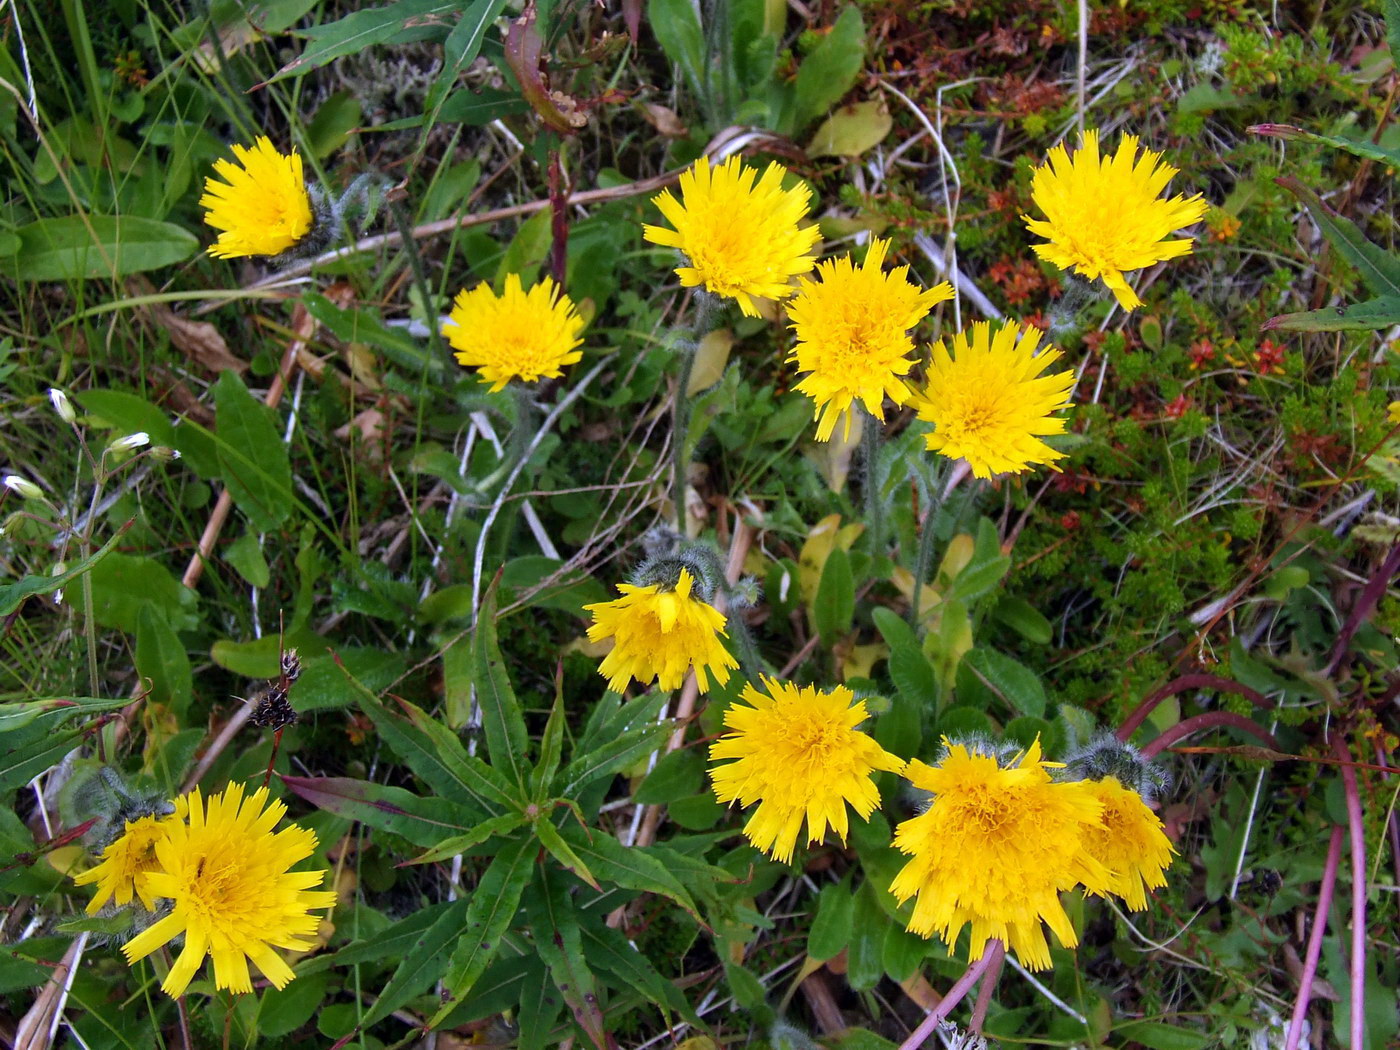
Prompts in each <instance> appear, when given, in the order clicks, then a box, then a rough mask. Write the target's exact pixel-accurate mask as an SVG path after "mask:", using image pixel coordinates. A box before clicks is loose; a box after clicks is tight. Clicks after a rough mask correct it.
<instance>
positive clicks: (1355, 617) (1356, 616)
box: [1324, 543, 1400, 675]
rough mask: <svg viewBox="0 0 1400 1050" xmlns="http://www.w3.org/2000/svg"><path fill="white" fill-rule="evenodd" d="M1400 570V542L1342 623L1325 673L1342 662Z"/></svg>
mask: <svg viewBox="0 0 1400 1050" xmlns="http://www.w3.org/2000/svg"><path fill="white" fill-rule="evenodd" d="M1396 572H1400V543H1397V544H1396V545H1395V546H1394V547H1392V548H1390V553H1389V554H1387V555H1386V556H1385V561H1383V562H1382V563H1381V567H1380V568H1379V569H1377V570H1376V572H1375V575H1373V576H1372V577H1371V578H1370V579H1369V580H1367V581H1366V587H1365V589H1364V590H1362V592H1361V597H1360V598H1358V599H1356V604H1355V605H1353V606H1352V608H1351V612H1349V613H1348V614H1347V618H1346V622H1345V623H1343V624H1342V629H1341V631H1339V632H1338V633H1337V644H1336V645H1334V646H1333V647H1332V658H1331V659H1330V660H1329V661H1328V662H1327V670H1326V672H1324V673H1325V674H1328V675H1331V674H1332V673H1333V672H1334V671H1336V670H1337V667H1338V666H1339V665H1340V664H1341V662H1342V658H1343V657H1344V656H1346V654H1347V646H1348V645H1349V644H1350V643H1351V638H1352V635H1354V634H1356V632H1357V630H1358V629H1359V628H1360V627H1361V624H1362V622H1363V621H1365V619H1366V617H1368V616H1370V615H1371V613H1372V612H1373V611H1374V610H1375V608H1376V603H1377V602H1379V601H1380V600H1381V595H1383V594H1385V589H1386V588H1387V587H1388V586H1390V578H1391V577H1392V576H1394V575H1395V574H1396Z"/></svg>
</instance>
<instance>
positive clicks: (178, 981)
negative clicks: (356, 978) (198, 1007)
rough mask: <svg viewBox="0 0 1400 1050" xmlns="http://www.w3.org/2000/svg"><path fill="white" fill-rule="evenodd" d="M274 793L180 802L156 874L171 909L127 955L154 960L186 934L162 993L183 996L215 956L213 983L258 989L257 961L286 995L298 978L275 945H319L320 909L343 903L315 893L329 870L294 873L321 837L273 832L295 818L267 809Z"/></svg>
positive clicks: (280, 808) (277, 807) (233, 790)
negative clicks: (251, 966)
mask: <svg viewBox="0 0 1400 1050" xmlns="http://www.w3.org/2000/svg"><path fill="white" fill-rule="evenodd" d="M267 795H268V793H267V789H266V788H258V790H256V791H254V792H253V793H252V794H251V795H249V796H248V797H247V798H246V799H245V798H244V797H243V786H242V785H241V784H230V785H229V786H228V788H227V789H225V790H224V792H223V793H222V794H220V795H211V796H210V797H209V801H208V809H207V810H206V808H205V802H204V799H203V798H201V797H200V793H199V789H198V788H195V790H194V791H193V792H191V793H190V794H189V795H187V796H184V797H182V798H180V799H178V800H177V801H176V816H177V818H183V817H187V818H188V819H187V820H185V819H179V820H177V821H176V822H173V823H172V824H171V825H170V827H169V830H168V832H167V834H166V835H165V837H164V838H162V839H161V840H160V841H158V842H157V843H156V857H157V858H158V860H159V861H160V870H159V871H155V872H152V873H151V875H150V876H149V886H150V890H151V892H152V894H153V895H154V896H156V897H165V898H168V899H169V900H170V901H171V912H170V914H169V915H167V916H165V918H163V919H159V920H157V921H156V922H155V923H153V924H152V925H151V926H149V927H147V928H146V929H145V930H143V931H142V932H141V933H139V934H137V935H136V936H135V937H133V938H132V939H131V940H130V941H128V942H127V943H126V944H125V946H123V948H122V951H123V952H125V953H126V958H127V961H128V962H135V961H136V960H138V959H142V958H145V957H146V956H147V955H150V954H151V952H153V951H155V950H156V949H157V948H159V947H161V946H162V945H165V944H168V943H169V942H170V941H171V940H172V939H174V938H175V937H176V936H178V935H180V934H184V937H185V946H184V948H183V950H181V952H180V955H179V958H177V959H176V960H175V965H174V966H172V967H171V968H170V973H169V974H168V975H166V978H165V981H164V983H162V984H161V989H162V990H163V991H164V992H165V993H166V994H167V995H169V996H171V997H174V998H178V997H179V996H181V995H183V994H184V991H185V988H186V987H188V985H189V983H190V980H191V979H192V978H193V977H194V975H195V971H197V970H198V969H199V967H200V965H201V964H202V963H203V962H204V957H205V956H206V955H210V956H213V959H214V983H215V985H217V986H218V987H219V988H228V989H230V990H232V991H234V992H251V991H252V990H253V982H252V980H251V978H250V977H249V974H248V961H249V960H252V961H253V962H254V963H255V964H256V965H257V967H258V969H259V970H261V971H262V973H263V975H264V976H265V977H267V979H268V980H269V981H271V982H272V983H273V985H274V986H275V987H277V988H283V987H285V986H286V984H287V982H288V981H290V980H291V979H292V978H293V977H294V976H295V974H293V973H292V968H291V967H290V966H288V965H287V964H286V962H284V961H283V959H282V957H281V956H279V955H278V954H277V953H276V952H275V951H273V947H274V946H275V947H278V948H291V949H295V950H300V951H304V950H306V949H308V948H311V947H313V946H314V944H313V942H312V941H311V940H310V938H311V937H312V936H313V935H314V934H315V932H316V927H317V925H318V919H317V917H316V916H315V915H312V914H311V912H312V911H314V910H319V909H321V908H329V907H331V906H332V905H334V904H335V894H334V893H333V892H331V891H329V890H319V891H318V890H313V889H312V888H311V887H313V886H319V885H320V884H321V880H322V879H323V878H324V877H325V874H326V873H325V872H324V871H291V870H289V869H290V868H291V866H292V865H293V864H295V863H296V862H297V861H299V860H302V859H303V858H305V857H309V856H311V854H312V853H313V852H315V850H316V835H315V833H313V832H311V831H309V830H307V829H306V828H302V827H298V826H297V825H295V824H293V825H291V826H289V827H286V828H283V829H282V830H281V831H277V832H274V831H273V830H272V829H273V828H274V827H275V826H276V824H277V822H278V821H279V820H281V819H282V817H283V816H284V815H285V814H286V812H287V807H286V806H285V805H283V804H282V803H281V802H272V803H269V802H268V797H267Z"/></svg>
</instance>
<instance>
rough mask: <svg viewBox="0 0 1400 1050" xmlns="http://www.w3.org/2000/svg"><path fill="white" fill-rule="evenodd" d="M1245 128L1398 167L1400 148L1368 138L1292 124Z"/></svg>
mask: <svg viewBox="0 0 1400 1050" xmlns="http://www.w3.org/2000/svg"><path fill="white" fill-rule="evenodd" d="M1246 130H1248V131H1252V132H1254V133H1255V134H1256V135H1271V136H1273V137H1274V138H1280V139H1295V140H1301V141H1303V142H1318V143H1321V144H1322V145H1324V146H1331V147H1332V148H1333V149H1339V150H1344V151H1345V152H1347V153H1350V154H1351V155H1352V156H1354V157H1361V158H1362V159H1363V160H1372V161H1377V162H1378V163H1381V164H1384V165H1385V166H1386V167H1389V168H1400V150H1394V149H1387V148H1386V147H1384V146H1378V145H1376V144H1375V143H1374V142H1372V141H1371V140H1370V139H1369V138H1355V139H1353V138H1346V137H1344V136H1341V135H1324V134H1322V133H1321V132H1317V131H1309V130H1307V129H1306V128H1297V127H1294V126H1293V125H1292V124H1255V125H1253V126H1251V127H1250V128H1248V129H1246ZM1291 181H1293V180H1292V179H1287V180H1285V179H1279V180H1278V182H1279V183H1280V184H1281V185H1282V184H1284V183H1285V182H1291ZM1290 188H1291V187H1290Z"/></svg>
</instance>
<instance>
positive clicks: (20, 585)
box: [0, 521, 131, 616]
mask: <svg viewBox="0 0 1400 1050" xmlns="http://www.w3.org/2000/svg"><path fill="white" fill-rule="evenodd" d="M129 528H131V522H129V521H128V522H127V523H126V524H125V525H123V526H122V527H121V528H119V529H118V530H117V531H116V534H115V535H114V536H113V537H112V538H111V539H110V540H108V541H107V542H106V543H104V544H103V545H102V546H101V547H99V548H98V549H97V550H95V551H93V552H92V554H91V555H89V556H88V557H86V558H84V559H83V560H82V561H80V562H78V563H77V564H75V565H72V566H70V567H69V568H68V571H67V572H61V573H59V574H58V575H57V576H21V577H20V578H19V579H17V580H15V582H14V583H7V584H5V585H4V586H3V587H0V616H9V615H10V613H12V612H14V611H15V610H16V609H18V608H19V607H20V605H21V603H23V601H24V600H25V599H26V598H30V597H33V596H34V595H36V594H52V593H53V592H54V591H56V590H58V589H59V588H60V587H66V586H67V585H68V584H69V583H70V582H71V581H73V580H76V579H77V578H78V577H79V576H81V575H82V574H83V573H85V572H87V571H88V570H89V569H91V568H92V567H93V566H94V565H96V564H97V563H98V562H100V561H101V560H102V559H103V558H105V557H107V555H109V554H111V553H112V548H113V547H115V546H116V545H117V541H118V540H119V539H121V538H122V537H123V536H125V535H126V530H127V529H129Z"/></svg>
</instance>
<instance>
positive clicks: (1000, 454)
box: [909, 321, 1074, 478]
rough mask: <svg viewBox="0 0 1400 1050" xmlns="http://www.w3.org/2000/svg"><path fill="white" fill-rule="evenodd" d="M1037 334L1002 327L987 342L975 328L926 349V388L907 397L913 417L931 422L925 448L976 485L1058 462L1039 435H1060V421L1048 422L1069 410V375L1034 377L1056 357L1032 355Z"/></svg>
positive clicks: (981, 325) (987, 332)
mask: <svg viewBox="0 0 1400 1050" xmlns="http://www.w3.org/2000/svg"><path fill="white" fill-rule="evenodd" d="M1039 344H1040V329H1038V328H1035V327H1033V326H1031V325H1026V326H1025V327H1024V328H1023V327H1022V326H1020V325H1016V324H1011V323H1007V324H1005V325H1003V326H1002V327H1001V328H999V329H997V332H996V334H995V335H992V332H991V326H990V325H989V324H988V323H987V322H985V321H980V322H978V323H977V324H974V325H973V326H972V328H971V331H970V333H969V332H967V331H963V332H959V333H958V334H957V335H956V336H954V337H953V353H952V354H950V353H949V352H948V348H947V346H946V345H945V344H944V342H943V340H941V339H940V340H939V341H938V342H937V343H935V344H934V346H933V361H932V362H931V364H930V365H929V371H928V381H927V383H926V385H925V387H924V389H923V390H922V391H918V392H916V393H915V394H914V395H913V396H912V397H911V398H910V401H909V403H910V405H912V406H913V408H914V410H915V411H916V412H918V414H919V418H920V419H922V420H925V421H926V422H929V423H932V424H933V425H934V427H935V429H934V432H933V433H932V434H928V435H926V436H925V438H924V442H925V444H927V446H928V447H929V448H930V449H931V450H933V451H935V452H941V453H942V454H943V455H945V456H947V457H948V458H949V459H965V460H967V462H968V465H969V466H970V467H972V473H973V474H975V475H976V476H977V477H979V478H986V477H991V475H993V474H1002V473H1020V472H1021V471H1023V470H1028V469H1029V468H1030V466H1031V464H1033V463H1047V464H1050V465H1051V466H1052V467H1053V465H1054V462H1055V460H1057V459H1063V458H1064V455H1065V454H1064V453H1063V452H1056V451H1055V450H1054V449H1053V448H1051V447H1050V446H1049V445H1047V444H1046V443H1045V442H1043V441H1041V440H1040V439H1039V436H1038V435H1044V434H1062V433H1064V429H1065V421H1064V420H1063V419H1060V418H1058V417H1056V416H1053V415H1051V413H1052V412H1056V411H1058V410H1060V409H1062V408H1064V407H1066V406H1067V405H1068V404H1069V389H1070V387H1071V386H1073V385H1074V372H1073V371H1072V370H1066V371H1063V372H1056V373H1054V374H1053V375H1041V373H1042V372H1044V371H1045V369H1047V368H1048V367H1050V366H1051V365H1053V364H1054V363H1055V362H1056V361H1058V360H1059V359H1060V357H1061V356H1062V355H1061V353H1060V351H1058V350H1055V349H1053V348H1051V349H1047V350H1045V351H1044V352H1043V353H1040V354H1037V353H1036V352H1035V350H1036V347H1037V346H1038V345H1039Z"/></svg>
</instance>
